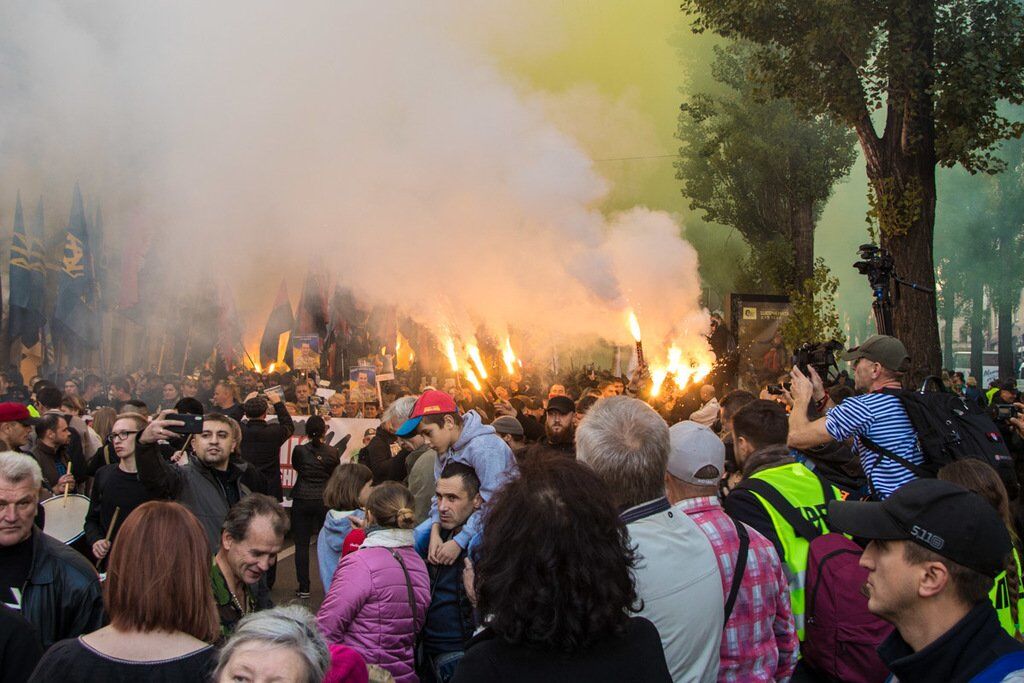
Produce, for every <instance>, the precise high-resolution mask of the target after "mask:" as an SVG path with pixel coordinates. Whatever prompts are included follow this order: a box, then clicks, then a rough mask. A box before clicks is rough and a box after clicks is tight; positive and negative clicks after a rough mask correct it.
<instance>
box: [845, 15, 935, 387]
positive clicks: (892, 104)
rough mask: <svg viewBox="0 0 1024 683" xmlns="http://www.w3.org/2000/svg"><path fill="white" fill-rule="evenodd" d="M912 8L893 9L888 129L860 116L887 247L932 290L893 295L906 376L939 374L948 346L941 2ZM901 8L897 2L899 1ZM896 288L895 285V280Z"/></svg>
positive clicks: (908, 276) (900, 270) (910, 276)
mask: <svg viewBox="0 0 1024 683" xmlns="http://www.w3.org/2000/svg"><path fill="white" fill-rule="evenodd" d="M906 10H907V11H908V12H909V14H908V15H907V16H894V17H893V19H894V24H893V25H894V27H898V28H895V29H894V31H893V32H891V33H890V35H889V49H890V50H891V51H894V52H895V53H897V54H901V59H899V60H898V62H897V65H896V67H895V70H894V71H893V72H891V73H890V74H889V80H888V86H887V95H886V105H887V110H886V119H885V132H884V133H883V134H882V136H881V137H879V136H878V134H877V132H876V131H875V128H874V123H873V121H872V119H871V114H870V111H869V110H868V108H867V107H865V108H864V110H863V111H862V112H861V114H860V116H859V118H858V119H857V120H856V121H854V128H855V130H856V132H857V137H858V138H859V139H860V144H861V148H862V149H863V151H864V159H865V162H866V167H867V175H868V181H869V182H870V183H871V186H872V189H873V190H874V193H875V197H876V198H877V199H878V200H879V203H878V204H877V205H876V208H881V209H882V210H881V211H880V212H879V215H878V221H879V228H880V233H881V246H882V247H884V248H886V249H888V250H889V251H890V252H891V253H892V256H893V259H894V260H895V264H896V274H897V275H899V277H900V278H901V279H903V280H907V281H909V282H911V283H914V284H915V285H918V286H920V287H922V288H925V289H927V290H930V291H928V292H922V291H917V290H913V289H910V288H908V287H903V286H899V290H900V291H899V295H900V296H899V298H898V299H895V297H894V303H895V305H894V309H893V326H894V328H895V329H894V333H895V336H896V337H897V338H898V339H899V340H900V341H902V342H903V344H904V345H905V346H906V347H907V352H908V353H909V355H910V363H911V367H910V373H909V377H908V379H909V380H910V381H911V382H913V383H914V384H916V383H917V382H918V381H919V380H920V379H921V378H923V377H924V376H925V375H932V374H939V372H940V371H941V369H942V348H941V346H940V345H939V321H938V315H937V311H936V305H935V265H934V261H933V258H932V242H933V237H934V232H935V197H936V191H935V166H936V163H937V157H936V153H935V112H934V101H933V97H932V89H933V87H934V73H933V71H932V68H931V65H933V64H934V62H935V59H934V57H935V55H934V44H935V8H934V6H933V3H932V2H929V1H927V0H920V1H915V2H912V3H908V5H907V6H906ZM894 12H895V9H894ZM893 286H894V289H895V288H896V287H897V285H896V284H895V283H893Z"/></svg>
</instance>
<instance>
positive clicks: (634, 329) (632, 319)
mask: <svg viewBox="0 0 1024 683" xmlns="http://www.w3.org/2000/svg"><path fill="white" fill-rule="evenodd" d="M629 333H630V334H632V335H633V341H635V342H636V343H637V344H639V343H640V321H639V320H637V319H636V313H634V312H633V311H630V312H629Z"/></svg>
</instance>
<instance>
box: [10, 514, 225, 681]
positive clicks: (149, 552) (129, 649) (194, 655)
mask: <svg viewBox="0 0 1024 683" xmlns="http://www.w3.org/2000/svg"><path fill="white" fill-rule="evenodd" d="M209 553H210V551H209V544H208V543H207V540H206V533H205V532H204V531H203V528H202V526H200V524H199V521H198V520H197V519H196V518H195V516H194V515H193V514H192V513H191V512H189V511H188V510H187V509H186V508H185V507H183V506H181V505H179V504H178V503H170V502H157V501H153V502H149V503H144V504H143V505H140V506H139V507H138V508H137V509H136V510H135V511H134V512H132V513H131V514H130V515H128V518H127V519H126V520H125V522H124V525H123V526H122V527H121V530H120V533H119V534H118V537H117V543H116V544H115V545H114V547H113V549H112V550H111V553H110V565H109V569H108V571H107V580H106V583H105V584H104V587H103V604H104V607H105V609H106V612H107V616H108V617H109V619H110V625H109V626H104V627H103V628H101V629H100V630H98V631H94V632H92V633H90V634H88V635H84V636H80V637H79V638H75V639H69V640H62V641H60V642H59V643H57V644H56V645H54V646H53V647H52V648H50V650H49V651H48V652H47V653H46V654H45V655H44V656H43V659H42V661H41V662H39V666H38V667H36V670H35V672H34V673H33V674H32V678H31V679H30V680H31V681H40V682H42V681H58V680H59V681H61V683H87V682H91V681H103V682H104V683H121V682H124V683H128V682H129V681H156V682H157V683H179V682H180V683H186V682H187V683H193V682H194V681H204V680H207V678H208V677H209V675H210V673H211V671H212V670H213V666H214V665H215V659H216V653H215V651H214V649H213V646H212V645H210V643H213V642H214V641H215V640H216V639H217V638H218V637H219V635H220V623H219V621H218V619H217V612H216V607H215V605H214V601H213V590H212V588H211V586H210V554H209Z"/></svg>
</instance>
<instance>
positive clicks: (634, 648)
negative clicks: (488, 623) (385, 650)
mask: <svg viewBox="0 0 1024 683" xmlns="http://www.w3.org/2000/svg"><path fill="white" fill-rule="evenodd" d="M671 680H672V676H671V675H670V674H669V672H668V664H666V663H665V652H664V650H663V649H662V647H661V637H660V636H659V635H658V630H657V629H656V628H655V627H654V624H652V623H651V622H649V621H648V620H647V619H644V618H642V617H632V618H630V620H629V625H628V626H627V628H626V632H625V634H623V635H622V636H618V637H611V638H606V639H604V640H603V641H601V642H599V643H595V644H594V645H592V646H591V647H589V648H587V649H586V650H583V651H580V652H573V653H568V654H565V653H561V652H557V651H555V652H552V651H548V650H541V649H535V648H531V647H527V646H526V645H513V644H512V643H509V642H507V641H505V640H503V639H502V638H500V637H498V636H497V635H496V634H495V633H494V632H493V631H491V630H490V629H484V630H483V631H481V632H480V633H479V634H477V636H476V637H475V638H473V640H471V641H470V643H469V646H468V647H467V648H466V656H465V657H463V658H462V660H461V661H460V662H459V666H458V668H457V669H455V676H454V678H452V683H476V682H477V681H487V683H504V682H505V681H507V682H508V683H519V682H520V681H531V683H574V682H575V681H579V682H580V683H605V682H607V683H618V682H619V681H643V682H644V683H669V681H671Z"/></svg>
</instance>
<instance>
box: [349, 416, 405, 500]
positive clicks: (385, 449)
mask: <svg viewBox="0 0 1024 683" xmlns="http://www.w3.org/2000/svg"><path fill="white" fill-rule="evenodd" d="M397 441H398V437H397V436H395V435H394V434H392V433H391V432H389V431H388V430H387V429H385V428H384V425H383V423H382V424H381V426H380V427H378V428H377V435H376V436H374V437H373V438H372V439H370V443H368V444H366V448H364V449H363V450H362V452H361V453H360V454H359V462H360V463H362V464H364V465H366V466H367V467H369V468H370V471H371V472H373V485H374V486H377V485H378V484H382V483H384V482H386V481H399V482H404V481H405V477H406V472H405V458H406V456H408V455H409V451H399V453H398V455H391V444H393V443H395V442H397Z"/></svg>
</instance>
